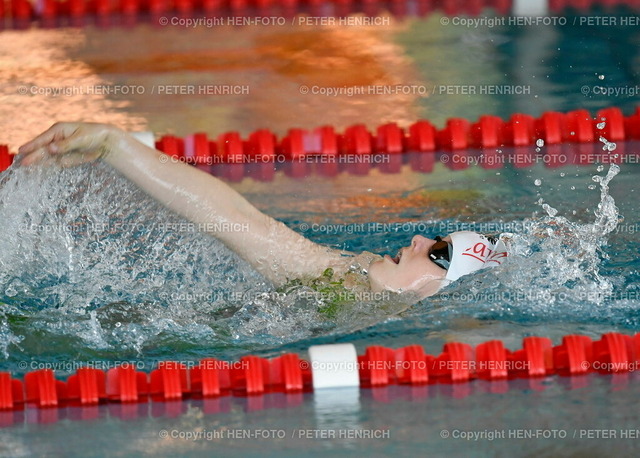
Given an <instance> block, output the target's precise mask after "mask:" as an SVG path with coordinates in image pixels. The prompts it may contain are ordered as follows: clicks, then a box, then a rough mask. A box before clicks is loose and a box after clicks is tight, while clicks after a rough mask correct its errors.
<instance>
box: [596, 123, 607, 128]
mask: <svg viewBox="0 0 640 458" xmlns="http://www.w3.org/2000/svg"><path fill="white" fill-rule="evenodd" d="M606 125H607V124H606V123H604V122H599V123H598V124H596V127H597V128H598V129H604V126H606Z"/></svg>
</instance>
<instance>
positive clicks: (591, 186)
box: [587, 184, 596, 189]
mask: <svg viewBox="0 0 640 458" xmlns="http://www.w3.org/2000/svg"><path fill="white" fill-rule="evenodd" d="M587 187H588V188H589V189H596V185H595V184H590V185H589V186H587Z"/></svg>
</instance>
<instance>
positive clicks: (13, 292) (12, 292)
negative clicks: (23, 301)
mask: <svg viewBox="0 0 640 458" xmlns="http://www.w3.org/2000/svg"><path fill="white" fill-rule="evenodd" d="M4 293H5V294H6V295H7V296H8V297H13V296H15V295H16V294H18V290H17V289H15V288H14V287H13V286H9V287H8V288H7V289H5V290H4Z"/></svg>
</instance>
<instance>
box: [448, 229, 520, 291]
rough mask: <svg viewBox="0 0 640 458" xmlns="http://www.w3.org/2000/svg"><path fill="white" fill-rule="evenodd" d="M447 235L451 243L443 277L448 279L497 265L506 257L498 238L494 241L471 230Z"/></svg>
mask: <svg viewBox="0 0 640 458" xmlns="http://www.w3.org/2000/svg"><path fill="white" fill-rule="evenodd" d="M449 237H451V244H452V245H453V254H452V258H451V264H450V265H449V269H448V270H447V276H446V277H445V278H446V279H447V280H449V281H454V280H457V279H458V278H460V277H462V276H463V275H467V274H470V273H471V272H475V271H476V270H480V269H484V268H485V267H495V266H499V265H500V264H502V261H504V258H505V257H507V247H506V246H505V244H504V242H503V241H502V240H500V239H498V240H497V241H495V242H494V241H492V240H490V239H488V238H487V237H486V236H484V235H482V234H478V233H476V232H471V231H459V232H453V233H451V234H450V235H449Z"/></svg>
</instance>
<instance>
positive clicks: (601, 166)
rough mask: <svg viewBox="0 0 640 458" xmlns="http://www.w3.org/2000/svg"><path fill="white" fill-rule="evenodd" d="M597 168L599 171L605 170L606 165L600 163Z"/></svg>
mask: <svg viewBox="0 0 640 458" xmlns="http://www.w3.org/2000/svg"><path fill="white" fill-rule="evenodd" d="M596 170H598V172H602V171H603V170H604V165H602V164H600V165H599V166H598V168H597V169H596Z"/></svg>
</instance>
